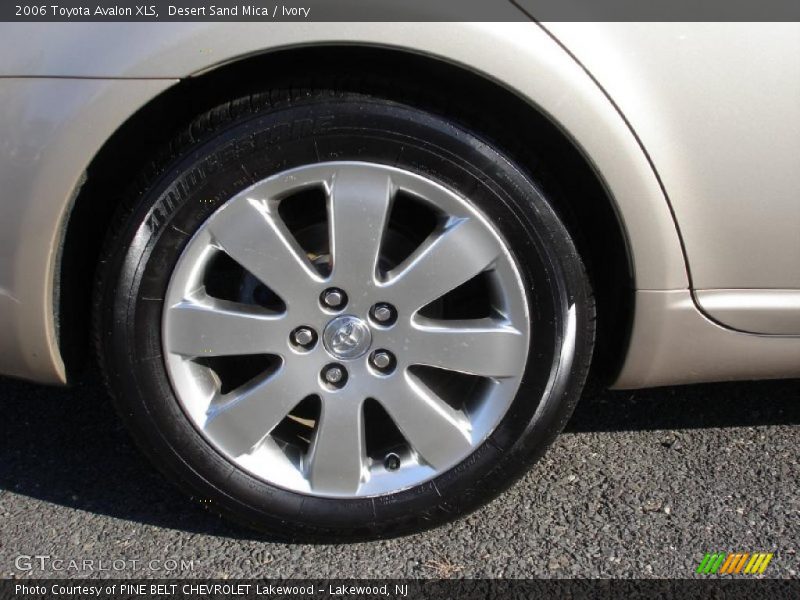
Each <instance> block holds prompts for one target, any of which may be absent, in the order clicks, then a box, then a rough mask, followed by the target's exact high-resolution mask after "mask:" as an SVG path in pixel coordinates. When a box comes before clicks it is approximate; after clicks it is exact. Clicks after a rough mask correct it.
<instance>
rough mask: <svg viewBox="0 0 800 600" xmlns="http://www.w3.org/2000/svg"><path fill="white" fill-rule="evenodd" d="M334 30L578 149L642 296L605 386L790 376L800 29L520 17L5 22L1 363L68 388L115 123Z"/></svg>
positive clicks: (797, 254)
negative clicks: (83, 229) (64, 276)
mask: <svg viewBox="0 0 800 600" xmlns="http://www.w3.org/2000/svg"><path fill="white" fill-rule="evenodd" d="M341 44H350V45H353V44H358V45H362V46H365V47H375V48H386V47H390V48H394V49H398V50H401V51H406V52H409V53H414V54H421V55H425V56H427V57H430V58H431V59H432V60H441V61H446V62H448V63H451V64H455V65H458V66H460V67H462V68H464V69H467V70H470V71H472V72H474V73H476V74H477V75H479V76H481V77H484V78H486V79H487V80H490V81H492V82H495V83H496V84H497V85H499V86H502V87H503V88H505V89H507V90H510V91H512V92H513V93H515V94H517V95H518V96H519V97H521V98H523V99H524V100H525V101H526V102H528V103H529V104H530V105H531V106H532V107H535V108H536V109H537V110H539V111H541V112H543V113H544V114H546V115H547V116H549V118H550V119H552V120H553V121H554V122H555V123H556V124H557V125H558V126H559V127H560V128H561V129H562V130H563V131H564V132H565V133H566V135H568V136H569V137H570V138H571V139H572V141H573V142H574V143H575V144H576V146H577V147H578V148H580V150H581V151H582V153H583V154H584V155H585V156H586V157H587V158H588V160H589V161H590V162H591V164H592V165H593V167H594V169H595V170H596V172H597V174H598V175H599V177H600V178H601V180H602V182H603V184H604V185H605V187H606V189H607V191H608V196H609V198H610V201H611V202H613V206H614V209H615V211H616V213H617V215H618V217H619V220H620V221H621V224H622V228H623V230H624V233H625V235H626V238H627V245H628V249H629V253H630V260H631V263H632V265H633V281H634V285H635V290H636V291H635V302H634V308H633V309H632V310H633V314H632V315H631V319H632V328H631V332H630V336H629V341H628V344H627V352H626V354H625V356H624V357H621V358H622V359H623V360H622V361H621V364H622V367H621V370H620V371H619V373H618V375H617V376H616V380H615V381H614V386H615V387H618V388H636V387H648V386H658V385H669V384H680V383H691V382H700V381H716V380H732V379H758V378H778V377H792V376H797V375H800V268H798V265H800V233H798V232H800V202H798V200H800V198H798V197H797V196H798V195H799V194H800V62H799V61H797V59H796V57H797V56H800V25H798V24H791V23H784V24H760V23H750V24H736V23H718V24H704V23H657V24H638V23H618V24H611V23H544V24H538V23H533V22H527V23H526V22H518V23H350V24H348V23H297V24H295V23H282V24H268V23H227V24H223V23H180V24H178V23H172V24H168V23H155V24H133V23H128V24H123V23H119V24H111V23H106V24H102V25H97V24H86V23H66V24H13V25H11V24H3V25H2V26H0V57H2V58H0V105H2V106H3V109H4V110H3V113H2V115H0V148H2V153H1V154H0V331H2V332H3V334H2V336H0V373H3V374H6V375H11V376H17V377H23V378H28V379H32V380H36V381H41V382H45V383H65V382H67V371H66V369H65V361H64V357H63V356H62V353H61V350H60V346H59V327H60V322H59V319H60V317H59V314H58V310H57V306H58V302H59V296H58V294H59V293H60V286H59V281H58V278H59V276H60V264H59V263H60V258H61V256H60V249H61V244H62V240H63V236H64V232H65V230H66V227H67V225H68V223H69V220H70V217H71V207H72V205H73V202H74V200H75V198H76V196H77V195H78V194H79V193H80V187H81V183H82V181H83V180H84V173H85V171H86V169H87V167H88V165H89V164H90V163H91V161H92V160H93V158H94V157H95V156H96V155H97V154H98V152H100V151H101V149H102V147H103V145H104V144H105V143H106V141H107V140H108V139H109V138H110V137H111V136H112V134H113V133H114V132H115V130H117V129H118V128H119V127H120V125H121V124H123V123H124V122H125V121H126V120H128V119H129V118H130V117H131V115H133V114H134V113H135V112H136V111H137V110H139V109H140V108H141V107H143V106H145V105H146V104H147V103H149V102H151V101H153V100H154V99H155V98H157V97H158V96H159V95H160V94H163V93H165V91H166V90H168V89H169V88H170V87H171V86H173V85H176V84H177V83H178V82H179V81H180V80H182V79H184V78H187V77H194V76H198V75H199V74H202V73H204V72H207V71H208V70H210V69H213V68H215V67H217V66H218V65H221V64H226V63H230V62H232V61H237V60H239V59H241V58H243V57H247V56H252V55H254V54H259V53H268V52H272V51H274V50H277V49H286V48H294V47H303V46H310V45H341ZM86 268H87V269H91V268H93V265H86Z"/></svg>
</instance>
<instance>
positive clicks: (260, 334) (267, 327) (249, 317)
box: [165, 298, 287, 357]
mask: <svg viewBox="0 0 800 600" xmlns="http://www.w3.org/2000/svg"><path fill="white" fill-rule="evenodd" d="M249 309H250V307H248V306H246V305H242V304H236V303H233V302H226V301H224V300H216V299H211V298H206V299H204V300H202V301H197V302H195V301H183V302H180V303H179V304H176V305H174V306H171V307H170V308H169V309H167V312H166V317H165V318H166V331H165V345H166V349H167V351H168V352H174V353H176V354H182V355H184V356H190V357H202V356H245V355H248V354H278V353H281V351H282V349H283V348H284V347H285V343H284V338H285V336H286V335H287V332H286V331H285V329H286V325H285V323H284V320H285V317H284V316H283V315H269V314H264V313H263V312H258V311H256V310H249Z"/></svg>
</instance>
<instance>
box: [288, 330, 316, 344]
mask: <svg viewBox="0 0 800 600" xmlns="http://www.w3.org/2000/svg"><path fill="white" fill-rule="evenodd" d="M316 337H317V336H316V334H315V333H314V330H313V329H311V328H310V327H298V328H297V329H295V330H294V331H293V332H292V342H294V343H295V344H296V345H298V346H302V347H303V348H308V347H309V346H310V345H312V344H313V343H314V340H315V339H316Z"/></svg>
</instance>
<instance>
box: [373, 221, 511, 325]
mask: <svg viewBox="0 0 800 600" xmlns="http://www.w3.org/2000/svg"><path fill="white" fill-rule="evenodd" d="M500 252H501V250H500V247H499V245H498V243H497V241H496V240H495V239H494V238H493V237H492V236H491V235H490V233H489V232H488V231H487V230H486V227H485V225H483V224H482V223H480V221H478V220H477V219H476V218H467V219H453V220H452V222H451V223H449V224H448V226H447V227H446V228H445V229H444V231H442V232H441V233H439V234H438V235H435V236H433V237H432V238H430V239H429V240H427V241H426V242H424V243H423V244H422V246H420V247H419V248H418V249H417V250H416V251H415V252H414V253H413V254H412V255H411V256H410V257H409V258H407V259H406V260H405V261H404V262H403V263H402V264H401V265H399V266H397V267H396V268H395V269H393V270H392V271H391V272H390V273H389V280H388V281H387V283H386V287H387V288H388V289H389V290H390V293H391V294H392V297H393V298H394V301H395V302H397V304H398V305H400V306H405V307H413V309H414V310H417V309H419V308H422V307H424V306H426V305H428V304H430V303H431V302H433V301H434V300H436V299H437V298H440V297H441V296H443V295H444V294H446V293H447V292H449V291H450V290H453V289H455V288H457V287H458V286H459V285H461V284H462V283H465V282H467V281H469V280H470V279H472V278H473V277H475V276H476V275H478V273H480V272H481V271H483V270H484V269H486V267H488V266H489V265H491V264H492V262H494V260H495V259H496V258H497V256H498V255H499V254H500Z"/></svg>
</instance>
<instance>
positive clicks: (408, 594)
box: [0, 578, 800, 600]
mask: <svg viewBox="0 0 800 600" xmlns="http://www.w3.org/2000/svg"><path fill="white" fill-rule="evenodd" d="M799 595H800V581H798V580H775V579H769V580H756V579H716V578H714V579H686V580H658V579H652V580H608V579H599V580H585V579H584V580H580V579H569V580H567V579H551V580H496V579H467V580H396V579H394V580H372V579H370V580H336V581H333V580H300V579H289V580H283V581H277V580H191V579H188V580H135V579H127V580H126V579H108V580H99V579H97V580H90V579H64V580H56V579H38V580H35V579H27V580H2V581H0V599H1V600H84V599H86V598H97V599H99V600H137V599H142V600H144V599H149V598H160V599H170V600H224V599H229V598H234V599H237V600H260V599H267V598H284V599H292V600H294V599H308V598H318V599H321V600H331V599H333V598H353V599H370V600H371V599H377V598H389V599H392V600H395V599H397V600H403V599H406V598H408V599H413V600H416V599H434V598H436V599H438V598H456V599H458V600H486V599H490V598H519V599H520V600H523V599H524V600H527V599H529V598H536V597H539V596H542V597H546V598H550V597H553V598H575V599H582V598H626V599H631V600H633V599H637V598H680V599H681V600H688V599H690V598H703V599H705V598H718V599H740V598H741V599H746V598H747V599H750V598H767V597H769V598H770V599H774V600H778V599H782V598H787V599H788V598H792V599H794V598H797V597H798V596H799Z"/></svg>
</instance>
